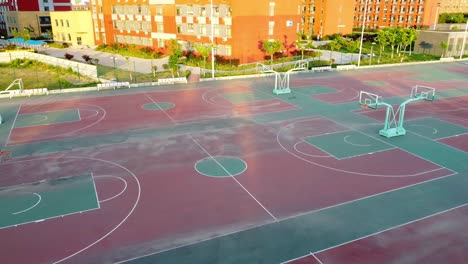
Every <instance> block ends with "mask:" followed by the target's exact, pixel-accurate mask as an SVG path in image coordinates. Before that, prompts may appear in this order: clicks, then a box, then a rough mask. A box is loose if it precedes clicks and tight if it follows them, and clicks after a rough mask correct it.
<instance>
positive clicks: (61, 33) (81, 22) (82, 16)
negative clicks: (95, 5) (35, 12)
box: [50, 10, 95, 46]
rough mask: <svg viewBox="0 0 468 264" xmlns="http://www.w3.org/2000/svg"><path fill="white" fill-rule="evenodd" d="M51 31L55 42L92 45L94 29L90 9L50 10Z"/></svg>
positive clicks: (93, 43)
mask: <svg viewBox="0 0 468 264" xmlns="http://www.w3.org/2000/svg"><path fill="white" fill-rule="evenodd" d="M50 21H51V23H52V33H53V36H54V41H55V42H62V43H67V44H69V45H72V46H86V45H87V46H94V45H95V42H94V29H93V20H92V19H91V11H89V10H76V11H55V12H50Z"/></svg>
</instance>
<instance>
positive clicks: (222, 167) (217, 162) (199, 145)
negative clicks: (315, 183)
mask: <svg viewBox="0 0 468 264" xmlns="http://www.w3.org/2000/svg"><path fill="white" fill-rule="evenodd" d="M190 138H191V139H192V140H193V142H195V144H197V145H198V147H200V148H201V149H202V150H203V152H205V153H206V154H207V155H208V156H209V157H210V158H212V159H213V161H214V162H215V163H216V164H218V166H219V167H221V169H223V170H224V171H225V172H226V173H227V174H228V175H229V176H231V178H232V179H233V180H234V181H235V182H237V184H239V186H240V187H242V189H244V191H246V192H247V193H248V194H249V195H250V197H252V198H253V199H254V200H255V201H256V202H257V203H258V204H259V205H260V206H261V207H262V208H263V210H265V211H266V212H267V213H268V214H269V215H270V216H271V217H272V218H273V219H274V220H275V221H276V222H278V219H277V218H276V217H275V216H274V215H273V214H272V213H271V212H270V211H269V210H268V209H267V208H265V206H263V204H262V203H261V202H259V201H258V200H257V198H255V196H253V195H252V194H251V193H250V192H249V191H248V190H247V188H245V187H244V186H243V185H242V184H241V183H240V182H239V181H238V180H237V179H236V178H235V177H234V176H233V175H232V174H231V173H230V172H229V171H228V170H227V169H226V168H225V167H224V166H223V165H222V164H221V163H219V161H217V160H216V159H215V158H214V157H213V156H211V154H210V153H209V152H208V151H207V150H206V149H205V148H204V147H203V146H202V145H201V144H200V143H198V142H197V141H196V140H195V139H194V138H193V136H192V135H190Z"/></svg>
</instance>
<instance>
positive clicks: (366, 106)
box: [361, 104, 369, 109]
mask: <svg viewBox="0 0 468 264" xmlns="http://www.w3.org/2000/svg"><path fill="white" fill-rule="evenodd" d="M361 106H362V109H367V108H369V104H362V105H361Z"/></svg>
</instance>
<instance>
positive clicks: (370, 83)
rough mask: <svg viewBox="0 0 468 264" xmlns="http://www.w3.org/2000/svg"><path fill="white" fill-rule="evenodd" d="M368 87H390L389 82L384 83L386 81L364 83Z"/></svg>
mask: <svg viewBox="0 0 468 264" xmlns="http://www.w3.org/2000/svg"><path fill="white" fill-rule="evenodd" d="M363 83H365V84H367V85H370V86H386V85H388V83H387V82H384V81H365V82H363Z"/></svg>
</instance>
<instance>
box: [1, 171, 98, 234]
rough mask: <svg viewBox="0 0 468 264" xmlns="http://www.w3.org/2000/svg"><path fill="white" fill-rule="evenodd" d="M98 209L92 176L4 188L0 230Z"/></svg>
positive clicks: (2, 189) (50, 180) (2, 190)
mask: <svg viewBox="0 0 468 264" xmlns="http://www.w3.org/2000/svg"><path fill="white" fill-rule="evenodd" d="M97 208H99V201H98V199H97V193H96V188H95V185H94V180H93V176H92V175H91V174H83V175H78V176H72V177H66V178H58V179H48V180H43V181H40V182H34V183H25V184H20V185H15V186H10V187H5V188H1V189H0V228H5V227H8V226H15V225H20V224H25V223H31V222H36V221H42V220H45V219H49V218H54V217H58V216H63V215H68V214H73V213H79V212H83V211H89V210H93V209H97Z"/></svg>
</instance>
